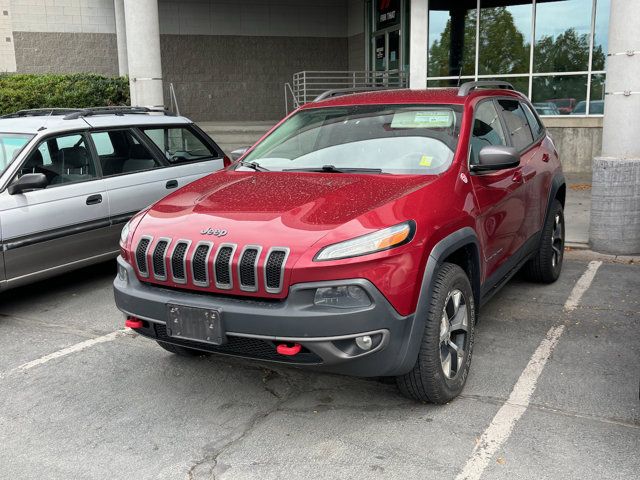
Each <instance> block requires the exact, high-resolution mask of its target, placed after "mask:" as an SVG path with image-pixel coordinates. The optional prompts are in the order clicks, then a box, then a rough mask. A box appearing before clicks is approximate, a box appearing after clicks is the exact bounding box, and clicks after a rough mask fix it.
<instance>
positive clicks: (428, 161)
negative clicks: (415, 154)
mask: <svg viewBox="0 0 640 480" xmlns="http://www.w3.org/2000/svg"><path fill="white" fill-rule="evenodd" d="M431 162H433V157H428V156H426V155H423V156H422V158H421V159H420V166H421V167H430V166H431Z"/></svg>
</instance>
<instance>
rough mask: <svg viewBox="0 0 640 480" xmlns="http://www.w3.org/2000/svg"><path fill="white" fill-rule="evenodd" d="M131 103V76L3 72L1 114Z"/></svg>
mask: <svg viewBox="0 0 640 480" xmlns="http://www.w3.org/2000/svg"><path fill="white" fill-rule="evenodd" d="M128 104H129V79H128V78H127V77H116V78H110V77H103V76H100V75H93V74H86V73H78V74H70V75H53V74H51V75H49V74H46V75H30V74H18V75H10V74H9V75H8V74H4V75H0V114H2V115H4V114H7V113H12V112H15V111H17V110H23V109H27V108H85V107H99V106H105V105H128Z"/></svg>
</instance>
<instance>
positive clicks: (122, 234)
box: [120, 220, 131, 248]
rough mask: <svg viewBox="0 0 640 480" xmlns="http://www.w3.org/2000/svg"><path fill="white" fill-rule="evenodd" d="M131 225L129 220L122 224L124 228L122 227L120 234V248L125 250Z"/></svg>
mask: <svg viewBox="0 0 640 480" xmlns="http://www.w3.org/2000/svg"><path fill="white" fill-rule="evenodd" d="M130 223H131V220H129V221H128V222H127V223H125V224H124V227H122V231H121V232H120V246H121V247H122V248H126V247H127V240H128V239H129V224H130Z"/></svg>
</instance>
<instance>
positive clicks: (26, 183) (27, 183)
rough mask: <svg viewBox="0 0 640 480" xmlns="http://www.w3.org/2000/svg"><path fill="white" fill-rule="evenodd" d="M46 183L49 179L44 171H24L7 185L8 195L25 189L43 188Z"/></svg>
mask: <svg viewBox="0 0 640 480" xmlns="http://www.w3.org/2000/svg"><path fill="white" fill-rule="evenodd" d="M48 184H49V181H48V180H47V177H46V175H45V174H44V173H25V174H24V175H22V176H21V177H20V178H18V179H17V180H15V181H14V182H13V183H12V184H11V185H9V187H8V188H7V191H8V192H9V195H15V194H16V193H22V192H25V191H27V190H38V189H41V188H45V187H46V186H47V185H48Z"/></svg>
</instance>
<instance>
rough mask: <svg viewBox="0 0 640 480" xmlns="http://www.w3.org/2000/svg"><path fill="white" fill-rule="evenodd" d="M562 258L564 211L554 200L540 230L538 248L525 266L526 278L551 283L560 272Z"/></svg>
mask: <svg viewBox="0 0 640 480" xmlns="http://www.w3.org/2000/svg"><path fill="white" fill-rule="evenodd" d="M563 258H564V211H563V208H562V204H561V203H560V202H559V201H558V200H554V201H553V203H552V204H551V208H550V210H549V215H548V216H547V219H546V221H545V224H544V228H543V230H542V238H541V239H540V247H539V248H538V251H537V252H536V254H535V256H534V257H533V258H532V259H531V260H529V261H528V262H527V264H526V265H525V269H524V271H525V274H526V276H527V278H529V279H530V280H532V281H534V282H541V283H553V282H555V281H556V280H557V279H558V277H559V276H560V272H561V271H562V260H563Z"/></svg>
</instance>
